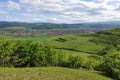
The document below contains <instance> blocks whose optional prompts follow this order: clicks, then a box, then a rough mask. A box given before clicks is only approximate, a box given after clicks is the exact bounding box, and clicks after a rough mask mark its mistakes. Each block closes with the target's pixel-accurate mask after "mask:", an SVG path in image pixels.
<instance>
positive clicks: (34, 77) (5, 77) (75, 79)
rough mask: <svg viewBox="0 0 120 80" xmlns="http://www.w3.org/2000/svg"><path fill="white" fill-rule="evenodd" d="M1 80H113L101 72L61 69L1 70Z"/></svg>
mask: <svg viewBox="0 0 120 80" xmlns="http://www.w3.org/2000/svg"><path fill="white" fill-rule="evenodd" d="M0 80H112V79H110V78H108V77H105V76H103V75H102V73H101V72H96V71H88V70H84V69H69V68H61V67H41V68H0Z"/></svg>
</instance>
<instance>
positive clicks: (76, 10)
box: [0, 0, 120, 23]
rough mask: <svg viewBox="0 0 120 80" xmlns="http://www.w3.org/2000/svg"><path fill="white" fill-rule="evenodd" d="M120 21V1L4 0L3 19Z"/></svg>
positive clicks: (0, 1)
mask: <svg viewBox="0 0 120 80" xmlns="http://www.w3.org/2000/svg"><path fill="white" fill-rule="evenodd" d="M113 20H120V0H0V21H17V22H50V23H81V22H101V21H113Z"/></svg>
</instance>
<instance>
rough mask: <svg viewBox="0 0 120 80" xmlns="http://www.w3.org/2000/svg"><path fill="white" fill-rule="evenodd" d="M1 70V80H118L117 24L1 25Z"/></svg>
mask: <svg viewBox="0 0 120 80" xmlns="http://www.w3.org/2000/svg"><path fill="white" fill-rule="evenodd" d="M0 67H1V68H0V72H1V73H0V80H120V24H119V23H116V24H115V23H114V24H113V23H108V22H103V23H80V24H54V23H20V22H0Z"/></svg>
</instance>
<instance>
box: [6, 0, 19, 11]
mask: <svg viewBox="0 0 120 80" xmlns="http://www.w3.org/2000/svg"><path fill="white" fill-rule="evenodd" d="M7 7H8V9H11V10H12V9H18V10H19V9H20V4H18V3H15V2H13V1H8V2H7Z"/></svg>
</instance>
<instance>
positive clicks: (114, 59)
mask: <svg viewBox="0 0 120 80" xmlns="http://www.w3.org/2000/svg"><path fill="white" fill-rule="evenodd" d="M102 70H103V71H104V72H106V74H107V75H108V76H110V77H113V78H115V79H117V80H119V79H120V53H118V52H117V53H113V54H108V55H106V56H105V57H104V62H103V64H102Z"/></svg>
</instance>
